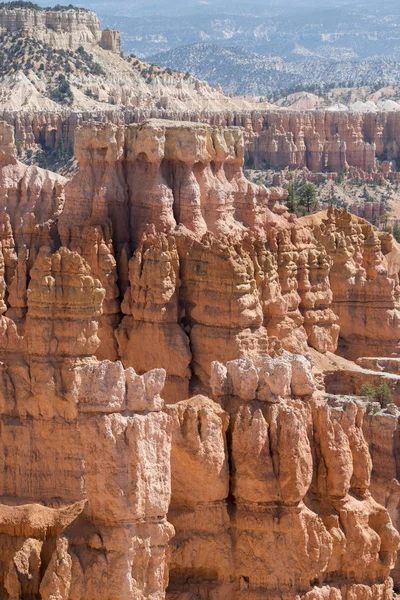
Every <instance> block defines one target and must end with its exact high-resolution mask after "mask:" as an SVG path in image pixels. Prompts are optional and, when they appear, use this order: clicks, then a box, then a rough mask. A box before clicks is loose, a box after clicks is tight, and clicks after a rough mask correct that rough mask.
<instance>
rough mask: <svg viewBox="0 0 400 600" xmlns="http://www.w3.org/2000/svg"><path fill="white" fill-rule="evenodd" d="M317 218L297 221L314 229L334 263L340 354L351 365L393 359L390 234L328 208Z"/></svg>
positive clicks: (398, 291)
mask: <svg viewBox="0 0 400 600" xmlns="http://www.w3.org/2000/svg"><path fill="white" fill-rule="evenodd" d="M320 217H321V215H319V216H317V217H312V216H311V217H306V218H305V219H301V221H302V222H306V223H308V224H309V225H311V226H312V227H313V229H314V235H315V237H316V239H317V240H318V241H319V242H321V243H322V244H323V246H324V248H325V249H326V251H327V253H328V255H329V256H330V258H331V259H332V261H333V265H332V269H331V271H330V274H329V278H330V286H331V289H332V293H333V302H332V309H333V311H334V312H335V314H336V315H337V316H338V317H339V323H340V345H339V352H340V353H341V354H342V355H343V356H345V357H346V358H349V359H350V360H355V359H356V358H359V357H360V356H391V355H398V354H399V348H400V347H399V336H398V328H399V323H400V304H399V300H400V287H399V278H398V268H397V264H396V263H395V261H394V262H393V256H391V255H392V254H393V252H397V250H396V249H395V248H394V245H393V241H392V238H391V236H390V234H387V233H378V232H377V231H376V229H375V228H374V227H373V226H372V225H371V224H370V223H367V222H366V221H363V220H362V219H358V218H357V217H352V215H350V214H349V213H347V212H345V211H341V210H338V209H334V208H333V207H332V208H330V209H329V210H328V211H327V213H326V218H322V219H321V218H320ZM383 307H385V308H384V311H383V312H382V308H383Z"/></svg>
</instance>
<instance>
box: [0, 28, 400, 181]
mask: <svg viewBox="0 0 400 600" xmlns="http://www.w3.org/2000/svg"><path fill="white" fill-rule="evenodd" d="M113 35H115V33H113V34H110V33H107V32H103V37H104V39H103V41H102V42H100V43H101V45H103V47H104V44H105V45H106V46H107V48H108V49H111V48H112V47H114V46H115V47H116V48H117V47H118V41H113ZM2 118H3V119H5V120H7V121H8V122H9V123H10V124H13V125H14V126H15V131H16V134H17V138H18V140H20V143H21V144H22V146H24V145H26V147H30V146H31V145H32V144H34V143H44V142H45V145H46V146H47V147H48V148H52V149H54V148H56V147H57V145H56V144H57V143H59V140H60V138H61V137H62V138H63V144H64V147H68V145H70V144H72V143H73V140H74V132H75V129H76V127H77V125H78V124H80V123H82V122H83V121H87V120H94V121H109V122H111V123H114V124H119V123H121V122H123V123H125V124H130V123H137V122H141V121H143V120H146V119H149V118H163V119H170V120H177V121H182V120H184V121H191V122H203V123H207V124H209V125H212V126H218V127H230V126H237V127H239V128H240V129H241V130H242V131H243V132H244V136H245V143H246V148H247V152H248V158H249V160H250V161H251V162H253V163H254V165H255V166H259V167H262V166H268V167H272V168H277V169H285V168H287V167H289V168H293V169H298V168H308V169H309V170H310V171H319V172H320V171H332V172H339V171H343V170H345V169H358V170H360V172H364V173H368V172H369V171H370V170H371V169H374V168H375V167H376V165H377V159H379V160H382V159H385V160H386V161H395V160H396V159H397V158H399V156H400V154H399V152H400V149H399V144H398V139H399V134H400V114H399V113H398V112H382V113H352V112H350V113H347V112H335V111H325V112H324V111H306V112H301V111H288V110H280V111H278V110H270V111H263V112H259V111H257V110H254V111H235V110H230V111H229V112H228V111H225V112H224V111H218V112H213V111H211V110H202V111H200V110H198V111H189V110H187V111H177V110H171V109H167V108H164V109H157V108H156V107H152V108H148V109H144V108H127V109H126V110H125V111H124V113H121V112H120V111H112V110H110V111H103V112H91V113H76V112H70V111H68V112H65V113H63V112H62V111H61V112H60V113H43V114H39V115H36V114H29V113H21V112H18V113H12V112H11V111H7V112H4V113H3V114H2ZM385 164H387V165H388V168H390V163H388V162H386V163H385ZM393 164H394V163H393Z"/></svg>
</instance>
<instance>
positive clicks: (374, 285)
mask: <svg viewBox="0 0 400 600" xmlns="http://www.w3.org/2000/svg"><path fill="white" fill-rule="evenodd" d="M75 154H76V158H77V160H78V162H79V171H78V173H77V174H76V175H74V176H73V178H72V179H70V180H66V179H65V178H63V177H61V176H59V175H56V174H54V173H50V172H49V171H45V170H43V169H39V168H37V167H27V166H25V165H23V164H21V163H19V162H18V160H17V155H16V148H15V144H14V136H13V128H12V127H11V126H9V125H7V124H6V123H0V224H1V226H0V248H1V252H0V313H1V316H0V355H1V356H0V361H1V362H0V367H1V377H0V427H1V436H0V464H1V465H2V469H1V473H2V474H1V476H0V540H1V549H2V553H1V557H0V596H1V597H4V598H13V599H16V600H19V599H21V600H22V599H23V598H27V597H30V598H43V599H48V600H50V599H54V598H57V599H58V600H67V599H71V600H81V599H82V600H83V598H92V599H96V598H99V599H101V600H117V599H121V600H126V599H127V598H128V599H132V600H139V599H146V600H162V599H163V598H164V597H165V595H166V596H167V598H168V599H169V600H195V599H198V598H200V599H201V600H206V599H207V598H210V597H212V598H214V599H215V600H228V599H229V600H231V599H232V598H233V599H236V598H237V599H239V598H240V599H241V600H243V599H246V600H247V599H248V600H250V599H253V600H258V599H260V600H261V598H267V599H269V600H277V599H278V598H282V597H284V598H285V599H286V600H299V599H301V600H355V599H360V600H361V599H362V600H364V599H367V600H391V598H392V580H391V577H390V572H391V569H392V568H393V566H394V565H395V561H396V553H397V549H398V546H399V535H398V533H397V531H396V530H395V529H394V527H393V525H392V522H391V519H390V516H389V512H388V511H387V510H386V509H385V508H384V506H385V505H386V504H387V501H386V500H387V497H386V494H387V489H388V487H387V479H385V477H386V478H387V477H389V476H390V473H392V471H393V469H392V470H391V471H390V472H389V471H388V472H387V473H385V474H383V473H382V474H381V475H382V477H381V479H382V481H383V483H382V485H381V487H380V488H379V485H378V483H379V481H378V479H377V477H378V476H377V475H376V474H377V473H379V464H380V462H379V461H381V460H382V459H381V456H383V455H385V452H386V453H387V452H388V453H389V454H390V452H391V450H390V448H389V446H390V444H389V442H388V443H387V444H386V445H382V446H381V445H379V450H378V449H376V448H375V446H374V444H376V440H377V439H378V437H379V436H378V434H374V431H377V432H378V431H379V423H378V421H374V420H373V419H374V416H375V413H374V412H373V411H370V412H368V413H367V414H366V413H365V408H366V406H365V403H363V402H362V401H361V400H357V399H352V400H348V399H344V398H341V399H340V398H333V399H332V398H331V397H327V396H326V395H325V394H324V391H323V389H322V385H321V381H320V380H319V379H316V378H315V377H314V374H313V369H312V366H311V363H310V359H309V357H308V353H309V352H310V349H311V348H312V349H313V352H314V351H317V352H319V353H326V352H328V351H331V352H332V351H335V350H336V348H337V345H338V338H339V333H340V335H341V336H342V335H343V336H344V337H343V338H342V340H344V341H347V342H349V340H350V341H351V336H352V334H351V332H350V327H351V325H350V324H349V323H351V320H352V315H353V314H354V306H355V305H356V304H357V303H358V304H359V306H360V310H361V311H362V312H361V313H360V314H361V317H360V319H361V320H364V321H367V322H368V323H370V324H371V326H370V327H366V335H365V336H364V338H363V339H361V338H357V337H356V338H355V340H356V341H355V344H354V349H353V351H354V353H356V350H355V348H356V349H357V352H359V353H361V354H360V355H362V356H364V355H366V354H367V352H366V349H367V348H368V346H369V344H370V343H371V340H372V339H373V336H374V339H375V340H376V339H378V338H379V335H380V332H381V330H383V331H384V332H386V331H387V330H389V325H390V328H391V331H392V335H391V336H386V337H385V336H384V349H385V352H387V353H390V354H398V340H399V339H400V335H399V334H400V321H399V320H398V319H397V311H398V304H397V303H398V269H397V270H396V267H395V265H396V264H398V262H396V261H397V260H398V257H399V252H398V250H397V247H396V245H395V244H394V242H393V239H392V237H391V236H390V235H382V234H378V233H377V232H376V231H375V229H374V228H373V227H372V226H368V225H365V224H362V223H361V224H360V222H359V221H357V218H356V217H354V216H353V217H352V216H350V215H347V213H344V212H341V211H330V212H329V214H327V215H322V216H321V217H320V221H316V222H312V223H309V222H307V221H303V220H297V219H296V218H295V217H294V216H293V215H289V214H288V213H287V211H286V209H285V207H284V206H283V205H282V204H281V200H282V198H284V196H285V192H284V191H283V190H282V189H280V188H270V189H266V188H265V187H263V186H258V185H255V184H253V183H250V182H249V181H247V180H246V178H245V176H244V174H243V171H242V165H243V158H244V141H243V134H242V132H241V131H240V130H239V129H238V128H226V127H216V126H215V127H211V126H209V125H206V124H196V125H194V124H193V123H176V122H168V121H160V120H154V121H148V122H144V123H142V124H136V125H129V126H125V125H113V124H110V123H104V124H100V123H91V124H85V125H83V126H81V127H80V128H78V129H77V130H76V134H75ZM349 284H351V285H350V288H349V297H347V296H346V292H345V290H346V286H348V285H349ZM351 286H352V287H351ZM370 300H371V301H372V306H371V307H369V303H370ZM353 326H354V328H355V329H354V331H355V332H356V329H357V327H358V326H359V321H358V320H355V322H354V325H353ZM341 328H343V334H342V333H341ZM340 343H341V344H343V341H340ZM376 417H377V419H379V418H381V417H380V415H379V414H376ZM376 423H378V425H376V427H375V424H376ZM371 432H372V433H371ZM374 436H375V437H374ZM367 440H368V441H370V440H371V441H370V444H371V451H372V450H374V452H373V453H372V459H371V452H370V451H369V448H368V441H367ZM374 460H375V461H376V466H375V463H374ZM373 469H375V471H374V470H373ZM371 473H372V474H373V475H372V483H371ZM385 486H386V487H385ZM371 492H373V493H374V497H377V494H379V493H380V498H378V501H377V500H375V499H374V497H373V496H372V495H371ZM378 502H380V503H378ZM394 502H395V500H394V499H393V503H394ZM388 508H389V507H388ZM389 510H390V512H391V514H392V516H393V518H394V519H396V520H395V524H396V525H397V513H396V511H395V510H394V509H392V507H390V508H389ZM168 572H169V575H168ZM396 584H400V581H399V580H396Z"/></svg>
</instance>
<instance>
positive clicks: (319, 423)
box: [166, 354, 400, 600]
mask: <svg viewBox="0 0 400 600" xmlns="http://www.w3.org/2000/svg"><path fill="white" fill-rule="evenodd" d="M212 380H213V382H214V385H213V393H214V402H213V401H212V400H210V399H209V398H206V397H204V396H196V397H194V398H192V399H190V400H187V401H183V402H180V403H178V404H175V405H172V406H167V408H166V411H167V413H168V414H169V415H170V416H171V417H172V421H173V430H172V431H173V432H172V456H171V470H172V502H171V508H170V512H169V519H170V520H171V522H172V523H173V524H174V526H175V529H176V536H175V538H174V540H173V541H172V544H171V547H172V558H171V564H170V585H169V588H168V594H167V597H168V598H184V597H190V598H192V597H196V594H199V596H200V597H207V595H209V594H212V595H213V597H215V598H218V599H219V598H243V597H245V598H277V597H278V594H280V595H281V596H282V597H285V598H293V599H294V598H302V599H303V598H304V599H306V598H307V599H309V598H313V599H314V598H315V599H318V600H319V599H323V598H337V599H338V600H339V599H352V598H357V597H360V598H364V597H365V598H371V599H375V598H376V599H378V598H379V599H380V598H389V597H390V594H391V592H390V580H388V579H387V578H388V575H389V571H390V568H391V567H392V566H393V564H394V561H395V560H396V550H397V547H398V543H399V539H400V538H399V535H398V533H397V532H396V530H395V529H394V527H393V525H392V524H391V521H390V518H389V516H388V513H387V512H386V511H385V510H384V509H383V508H382V506H380V505H379V504H377V503H376V502H375V501H374V500H373V499H372V496H371V493H370V491H369V487H370V477H371V469H372V462H371V457H370V454H369V450H368V445H367V442H366V440H365V438H364V434H363V429H362V427H363V422H364V419H365V409H364V407H363V405H362V403H359V402H358V403H357V402H354V401H346V402H345V401H342V402H341V404H340V405H338V404H336V405H332V406H331V405H330V404H329V403H327V401H326V399H325V398H322V397H319V396H318V394H315V393H314V390H315V387H314V381H313V378H312V375H311V370H310V365H309V363H308V362H307V360H306V359H305V358H304V357H298V356H296V355H290V354H284V355H283V356H282V357H277V358H275V359H272V358H270V357H264V358H260V359H257V361H254V362H253V361H251V360H247V361H244V360H238V361H232V362H230V363H228V365H227V366H226V367H224V366H223V365H221V364H219V363H214V364H213V372H212ZM267 390H268V391H267ZM221 406H222V407H223V408H224V409H225V410H222V409H221ZM272 549H273V550H272ZM366 573H368V575H366ZM372 581H374V585H372V586H371V583H372ZM278 590H279V592H278Z"/></svg>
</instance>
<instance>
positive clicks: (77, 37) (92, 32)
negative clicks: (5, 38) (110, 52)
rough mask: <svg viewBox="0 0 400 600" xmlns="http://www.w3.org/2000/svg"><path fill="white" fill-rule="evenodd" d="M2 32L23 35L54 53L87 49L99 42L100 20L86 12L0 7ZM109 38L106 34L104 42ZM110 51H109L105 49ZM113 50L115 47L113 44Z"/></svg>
mask: <svg viewBox="0 0 400 600" xmlns="http://www.w3.org/2000/svg"><path fill="white" fill-rule="evenodd" d="M2 31H6V32H10V33H16V32H21V33H22V32H25V33H27V34H29V36H30V37H33V38H34V39H39V40H41V41H43V42H45V43H46V44H49V45H50V46H51V47H52V48H55V49H57V50H77V49H78V48H79V46H82V47H83V48H85V49H86V50H90V48H91V47H93V46H94V45H96V44H98V43H99V42H100V41H101V40H102V32H101V28H100V21H99V19H98V17H97V15H96V13H94V12H92V11H89V10H79V9H76V8H74V9H66V10H35V9H31V8H1V9H0V35H1V32H2ZM108 38H109V36H108V35H106V39H108ZM108 49H111V48H108ZM115 50H116V45H115Z"/></svg>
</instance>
